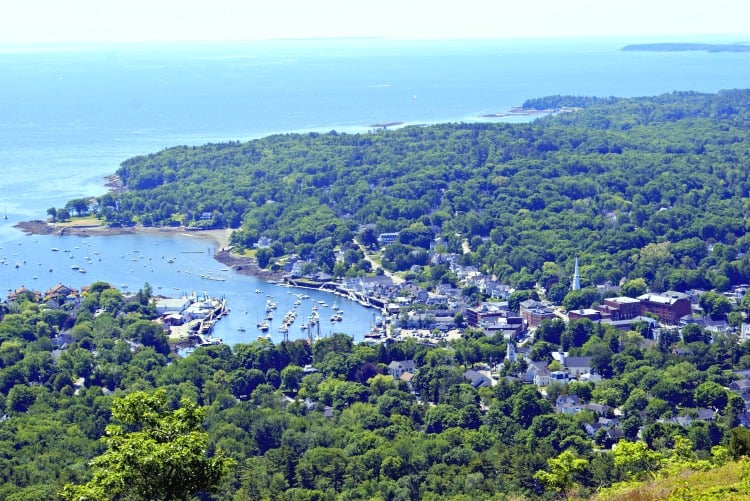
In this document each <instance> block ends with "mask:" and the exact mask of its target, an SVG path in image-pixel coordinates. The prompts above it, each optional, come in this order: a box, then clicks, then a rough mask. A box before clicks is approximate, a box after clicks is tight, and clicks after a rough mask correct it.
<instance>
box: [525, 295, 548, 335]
mask: <svg viewBox="0 0 750 501" xmlns="http://www.w3.org/2000/svg"><path fill="white" fill-rule="evenodd" d="M519 309H520V311H521V318H523V320H524V322H526V325H527V326H528V327H529V328H530V329H534V328H536V327H539V324H541V323H542V320H552V319H554V318H556V317H555V312H554V311H553V310H552V308H550V307H548V306H545V305H544V304H542V303H540V302H539V301H534V300H533V299H527V300H526V301H523V302H521V304H520V308H519Z"/></svg>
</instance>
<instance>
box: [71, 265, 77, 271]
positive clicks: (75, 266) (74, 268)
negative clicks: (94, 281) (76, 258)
mask: <svg viewBox="0 0 750 501" xmlns="http://www.w3.org/2000/svg"><path fill="white" fill-rule="evenodd" d="M70 269H71V270H77V269H78V265H77V264H74V265H71V267H70Z"/></svg>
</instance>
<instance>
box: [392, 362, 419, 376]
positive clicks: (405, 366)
mask: <svg viewBox="0 0 750 501" xmlns="http://www.w3.org/2000/svg"><path fill="white" fill-rule="evenodd" d="M416 369H417V366H416V364H415V363H414V360H400V361H396V360H394V361H393V362H391V363H390V364H388V374H390V375H391V376H392V377H393V379H401V376H402V375H403V374H404V373H405V372H408V373H410V374H414V372H415V371H416Z"/></svg>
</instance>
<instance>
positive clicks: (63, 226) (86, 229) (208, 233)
mask: <svg viewBox="0 0 750 501" xmlns="http://www.w3.org/2000/svg"><path fill="white" fill-rule="evenodd" d="M16 228H18V229H20V230H21V231H23V232H24V233H27V234H29V235H60V236H62V235H75V236H78V237H90V236H106V235H135V234H147V233H160V234H165V235H183V236H189V237H198V238H210V239H211V240H213V241H214V242H215V243H216V247H217V249H219V250H227V249H228V248H229V246H230V243H229V238H230V237H231V235H232V230H230V229H228V228H226V229H220V230H188V229H187V228H185V227H184V226H177V227H152V226H129V227H125V226H123V227H119V228H112V227H109V226H104V225H92V224H80V223H76V222H69V223H48V222H45V221H40V220H34V221H21V222H20V223H18V224H17V225H16Z"/></svg>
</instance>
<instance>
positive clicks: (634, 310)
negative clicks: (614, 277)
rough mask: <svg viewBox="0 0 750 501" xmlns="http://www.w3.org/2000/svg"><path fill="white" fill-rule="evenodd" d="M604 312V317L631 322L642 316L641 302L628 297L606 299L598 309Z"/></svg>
mask: <svg viewBox="0 0 750 501" xmlns="http://www.w3.org/2000/svg"><path fill="white" fill-rule="evenodd" d="M597 310H599V311H601V312H602V316H605V311H606V314H607V315H606V316H609V318H611V319H612V320H614V321H617V320H629V319H631V318H635V317H637V316H640V314H641V301H640V299H635V298H632V297H627V296H620V297H610V298H606V299H605V300H604V301H603V302H602V304H601V305H600V306H599V307H597Z"/></svg>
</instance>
